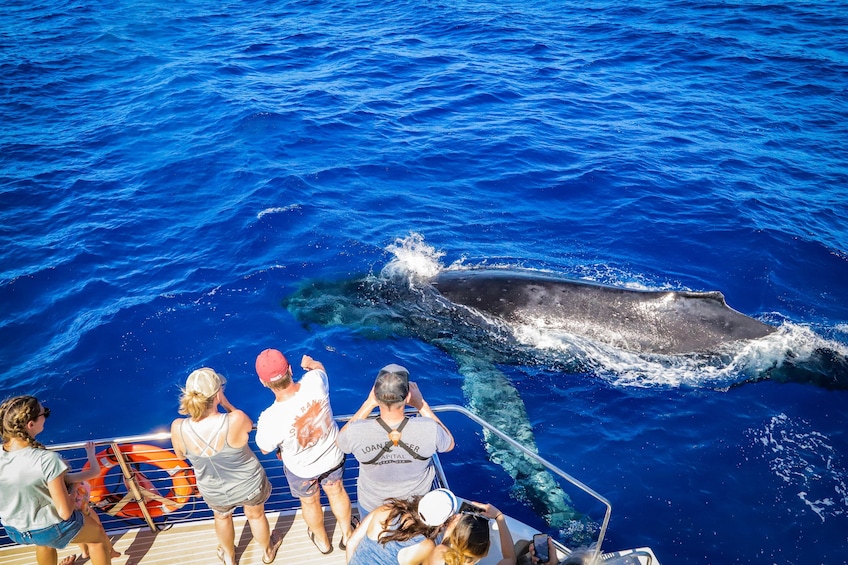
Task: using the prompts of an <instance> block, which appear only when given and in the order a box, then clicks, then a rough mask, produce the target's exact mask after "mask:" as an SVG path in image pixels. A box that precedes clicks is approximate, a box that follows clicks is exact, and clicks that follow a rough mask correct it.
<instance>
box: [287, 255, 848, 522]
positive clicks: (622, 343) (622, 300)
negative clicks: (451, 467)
mask: <svg viewBox="0 0 848 565" xmlns="http://www.w3.org/2000/svg"><path fill="white" fill-rule="evenodd" d="M434 271H435V272H428V273H427V274H426V275H423V276H420V275H417V274H416V273H415V272H411V271H410V270H408V269H406V268H405V264H403V262H402V261H398V260H395V261H392V262H390V263H389V264H388V265H386V266H385V267H384V268H383V269H382V271H381V272H380V273H379V274H378V275H369V276H363V277H358V278H352V279H343V280H305V281H301V282H300V283H299V285H298V287H297V288H296V289H295V290H294V291H293V292H291V293H290V294H289V295H287V296H286V297H285V298H284V299H283V300H282V305H283V307H284V308H286V309H287V310H288V311H289V312H290V313H291V314H292V315H293V316H294V317H295V319H297V320H299V321H300V322H301V323H302V324H303V325H304V326H305V327H307V328H308V327H310V326H311V325H313V324H318V325H321V326H325V327H345V328H348V329H350V330H352V331H355V332H357V333H358V334H360V335H362V336H365V337H367V338H370V339H375V340H382V339H393V338H396V337H412V338H416V339H419V340H422V341H424V342H426V343H428V344H431V345H433V346H435V347H438V348H439V349H441V350H442V351H444V352H446V353H447V354H448V355H450V356H451V357H452V358H453V359H454V360H455V361H456V363H457V371H458V373H459V374H460V375H462V377H463V385H462V391H463V394H464V396H465V399H466V401H467V403H468V406H469V408H471V409H472V410H473V411H474V412H476V413H478V414H480V415H481V416H483V417H484V418H486V419H487V420H489V421H490V422H492V423H493V424H494V425H495V426H497V427H498V428H500V429H501V430H503V431H504V432H505V433H507V434H508V435H510V436H512V437H514V438H516V439H518V440H519V441H521V442H522V443H524V445H526V446H528V447H529V448H530V449H535V447H534V446H535V439H534V435H533V430H532V426H531V425H530V421H529V417H528V415H527V409H526V407H525V406H524V402H523V401H522V399H521V396H520V394H519V393H518V391H517V390H516V388H515V386H514V385H513V384H512V382H511V381H510V379H509V378H508V376H507V375H506V374H505V373H504V372H503V370H502V369H501V367H502V366H505V365H512V366H526V367H537V368H538V367H541V368H542V369H543V370H546V371H551V372H555V373H559V374H586V375H603V376H604V378H607V375H608V374H609V373H610V372H615V371H617V370H618V367H620V366H621V365H622V364H623V363H624V364H629V366H630V367H634V366H635V367H636V371H637V372H638V371H641V369H640V368H641V367H646V369H645V370H646V371H647V372H648V373H649V374H651V375H655V374H666V373H670V374H672V375H674V374H677V373H678V372H680V371H683V372H686V373H688V374H691V375H696V376H697V377H695V378H697V379H703V380H700V381H696V382H697V384H698V385H700V386H707V387H716V388H719V389H721V390H727V388H728V387H730V386H736V385H740V384H743V383H745V382H752V381H758V380H763V379H773V380H778V381H793V382H811V383H815V384H818V385H820V386H826V387H828V388H839V389H846V388H848V361H846V358H845V355H844V354H843V353H841V352H839V351H835V350H833V349H829V348H827V347H820V346H813V347H811V348H809V349H804V346H805V345H806V344H804V343H799V344H797V345H798V346H797V347H795V344H794V343H792V340H791V338H786V337H783V338H780V339H778V340H777V341H776V344H777V345H775V344H769V346H768V347H765V348H764V351H765V353H757V351H759V350H757V348H753V351H754V354H753V357H750V356H746V355H739V352H738V350H740V349H741V350H745V345H748V344H756V343H758V341H757V340H760V338H765V339H763V340H761V341H766V340H768V339H770V338H771V336H773V335H775V334H777V333H778V329H777V328H775V327H773V326H770V325H768V324H764V323H762V322H759V321H757V320H755V319H753V318H749V317H748V316H745V315H743V314H741V313H739V312H736V311H735V310H733V309H731V308H729V307H728V306H727V304H726V303H725V300H724V297H723V296H722V295H721V293H719V292H686V291H653V290H651V291H643V290H632V289H623V288H618V287H612V286H606V285H601V284H595V283H589V282H584V281H577V280H572V279H566V278H563V277H557V276H554V275H550V274H546V273H541V272H538V271H520V270H499V269H462V270H460V269H457V270H452V269H448V270H444V269H441V268H438V269H434ZM522 325H530V326H533V327H534V328H536V329H538V330H539V333H542V334H545V333H546V332H547V333H548V334H551V335H554V336H556V339H557V340H559V341H557V343H558V344H559V345H562V346H563V347H561V348H553V349H550V348H546V347H541V346H537V345H536V344H534V343H532V342H531V343H527V342H526V341H523V340H520V339H518V338H517V330H518V329H519V328H518V327H519V326H522ZM575 336H576V338H575ZM554 341H556V340H554ZM819 341H820V342H822V343H824V341H823V340H820V338H819ZM593 343H603V344H605V345H606V347H607V348H608V349H612V350H613V353H612V355H613V357H610V352H609V351H605V350H602V349H601V348H597V347H595V346H594V345H593ZM815 343H818V342H815ZM793 349H794V350H795V352H793ZM616 351H620V352H623V353H624V354H622V355H619V356H618V357H616V355H618V354H616V353H615V352H616ZM599 355H600V357H599ZM604 356H606V357H604ZM607 360H611V366H616V367H617V368H616V369H612V370H611V369H609V368H608V367H607V366H606V361H607ZM709 375H712V376H709ZM715 375H718V377H715ZM716 378H717V379H718V382H716V380H710V379H716ZM649 382H650V379H649ZM637 384H638V383H637ZM486 440H487V441H486V449H487V450H488V452H489V456H490V458H491V459H492V461H493V462H495V463H497V464H499V465H501V466H502V467H503V468H504V469H505V470H506V472H507V473H509V475H510V476H511V477H512V478H513V479H514V487H513V488H514V492H515V495H516V497H518V498H520V499H523V500H526V501H527V502H528V503H529V504H530V505H531V506H532V507H533V508H534V510H535V511H536V512H537V513H539V514H544V515H546V516H547V519H548V522H549V523H550V524H551V525H559V526H561V525H563V524H565V523H566V522H572V523H573V522H574V521H575V519H577V518H576V514H575V513H574V511H573V509H572V508H571V507H570V506H569V498H568V497H567V496H566V495H565V494H564V493H563V492H562V490H561V489H560V488H559V486H558V485H557V484H556V483H555V482H554V480H553V479H552V477H550V476H549V475H548V474H547V473H546V472H545V471H544V469H542V468H536V467H534V466H533V465H532V464H531V463H529V462H528V461H527V460H525V459H523V458H521V457H516V455H515V452H511V451H510V450H509V449H508V448H507V447H506V446H503V445H500V444H499V443H498V441H496V438H494V439H492V438H486Z"/></svg>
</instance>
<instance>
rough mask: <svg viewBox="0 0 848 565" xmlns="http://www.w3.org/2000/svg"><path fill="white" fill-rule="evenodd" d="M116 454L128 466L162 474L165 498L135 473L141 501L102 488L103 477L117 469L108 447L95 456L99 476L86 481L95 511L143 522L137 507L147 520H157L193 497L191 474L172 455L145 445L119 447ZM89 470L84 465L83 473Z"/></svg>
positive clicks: (113, 455)
mask: <svg viewBox="0 0 848 565" xmlns="http://www.w3.org/2000/svg"><path fill="white" fill-rule="evenodd" d="M119 450H120V454H121V457H123V458H124V459H126V461H127V462H128V463H130V464H145V465H150V466H153V467H156V468H158V469H160V470H162V471H164V472H166V473H167V474H168V476H169V477H170V479H171V488H170V490H169V491H168V493H167V494H165V495H162V494H161V493H159V492H158V490H157V489H156V487H154V486H153V484H152V483H150V481H149V480H148V479H147V478H146V477H145V476H144V475H143V474H142V473H140V472H138V473H135V476H134V480H135V481H136V484H135V486H136V487H138V490H139V492H140V493H141V495H142V498H143V499H144V500H143V501H141V502H140V501H137V500H136V499H135V497H134V496H133V494H132V493H131V492H126V493H125V494H123V495H121V493H119V492H113V491H110V490H109V489H108V487H107V486H106V475H107V474H108V473H109V470H110V469H112V468H113V467H115V466H116V465H119V462H118V458H117V457H116V454H115V451H114V450H113V448H112V447H111V446H110V447H108V448H106V449H105V450H103V451H101V452H99V453H97V454H96V455H95V457H97V460H98V461H99V462H100V473H99V474H98V475H97V476H96V477H95V478H93V479H91V480H90V481H89V482H90V483H91V498H90V500H91V502H92V503H93V504H94V505H95V506H96V507H97V508H100V509H101V510H103V511H104V512H106V513H108V514H110V515H112V516H124V517H127V518H144V517H145V516H144V511H143V509H142V507H141V505H142V504H143V505H144V506H145V507H146V509H147V511H148V513H149V514H150V516H151V517H152V518H157V517H160V516H164V515H166V514H171V513H172V512H174V511H176V510H179V509H180V508H182V507H183V506H184V505H185V504H186V503H187V502H188V501H189V500H190V499H191V497H192V496H193V495H194V494H195V491H196V487H195V479H194V471H193V470H192V468H191V467H190V466H189V465H187V464H186V463H185V462H184V461H183V460H181V459H178V458H177V456H176V455H175V454H174V453H173V452H171V451H168V450H166V449H162V448H160V447H157V446H155V445H147V444H128V445H121V446H119ZM89 467H90V465H89V464H88V463H86V464H85V466H84V467H83V469H87V468H89ZM139 475H141V478H139ZM145 481H146V484H145ZM128 490H130V489H128Z"/></svg>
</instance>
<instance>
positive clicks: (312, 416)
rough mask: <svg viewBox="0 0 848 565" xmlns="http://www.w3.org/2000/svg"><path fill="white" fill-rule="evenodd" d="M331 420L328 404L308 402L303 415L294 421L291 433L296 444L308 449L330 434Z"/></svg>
mask: <svg viewBox="0 0 848 565" xmlns="http://www.w3.org/2000/svg"><path fill="white" fill-rule="evenodd" d="M332 426H333V418H332V417H331V416H330V411H329V402H326V401H325V402H319V401H314V402H310V403H309V404H308V405H307V406H306V409H305V410H304V411H303V413H302V414H301V415H300V416H298V417H297V418H295V419H294V422H293V424H292V427H293V431H294V433H295V434H296V436H297V444H298V445H299V446H300V447H301V448H302V449H308V448H310V447H312V446H313V445H315V444H316V443H318V442H319V441H321V439H322V438H324V437H326V436H327V435H328V434H329V433H330V429H331V428H332Z"/></svg>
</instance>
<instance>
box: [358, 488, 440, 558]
mask: <svg viewBox="0 0 848 565" xmlns="http://www.w3.org/2000/svg"><path fill="white" fill-rule="evenodd" d="M447 492H448V491H445V490H444V489H437V490H435V491H432V492H430V493H428V494H426V495H424V496H413V497H411V498H409V499H407V500H402V499H399V498H390V499H388V500H386V502H385V503H384V504H383V505H382V506H379V507H377V508H376V509H374V511H373V512H370V513H369V514H368V515H367V516H365V518H363V520H362V523H361V524H359V526H357V528H356V529H355V530H354V531H353V535H352V536H351V538H350V541H349V542H348V544H347V563H348V565H426V564H427V562H428V559H429V557H430V554H431V553H432V551H433V548H435V547H436V543H435V542H434V541H433V540H434V539H435V537H436V535H437V534H438V533H439V532H440V531H441V529H442V524H444V522H445V520H447V519H448V517H449V516H450V515H451V513H452V512H453V510H454V509H455V507H454V506H455V505H453V504H452V502H451V499H452V501H455V500H456V499H455V498H454V497H453V495H452V494H450V496H449V497H448V496H447V495H446V494H445V493H447ZM442 499H444V500H442ZM446 501H447V503H445V502H446Z"/></svg>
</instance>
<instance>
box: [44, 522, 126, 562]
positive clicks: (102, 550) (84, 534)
mask: <svg viewBox="0 0 848 565" xmlns="http://www.w3.org/2000/svg"><path fill="white" fill-rule="evenodd" d="M71 541H72V542H73V543H78V544H83V543H84V544H86V545H87V546H88V551H89V556H90V557H91V564H92V565H112V542H111V541H109V537H108V536H107V535H106V532H105V531H104V530H103V526H101V525H100V522H99V521H98V520H96V519H94V518H92V517H91V514H88V515H87V516H85V521H84V522H83V525H82V529H81V530H80V531H79V533H78V534H77V535H76V537H75V538H74V539H72V540H71ZM53 563H56V562H55V561H54V562H53ZM39 565H41V563H39Z"/></svg>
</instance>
